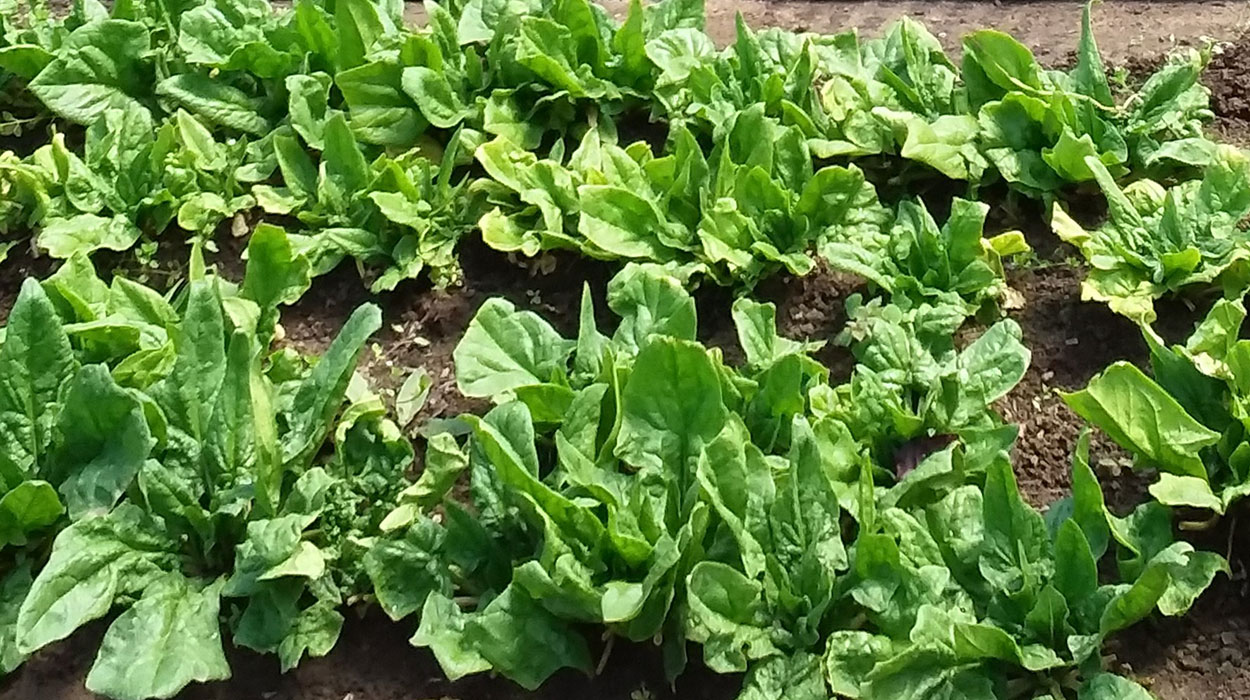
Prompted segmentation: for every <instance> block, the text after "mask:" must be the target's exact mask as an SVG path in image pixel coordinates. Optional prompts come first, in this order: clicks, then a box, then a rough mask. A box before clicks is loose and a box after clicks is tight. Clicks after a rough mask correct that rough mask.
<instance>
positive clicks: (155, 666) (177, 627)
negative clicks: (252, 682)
mask: <svg viewBox="0 0 1250 700" xmlns="http://www.w3.org/2000/svg"><path fill="white" fill-rule="evenodd" d="M220 603H221V582H220V581H218V582H216V583H213V584H210V585H208V586H206V587H204V588H202V589H201V588H199V586H198V585H197V584H196V583H195V582H192V581H189V580H187V579H186V578H184V577H183V576H182V575H181V574H177V573H174V574H169V575H167V576H164V577H162V578H160V579H157V580H156V581H155V582H153V583H152V584H151V585H150V586H148V587H147V589H146V590H144V592H143V596H142V597H141V598H139V601H138V602H136V603H135V604H134V605H133V606H132V607H131V608H130V609H128V610H126V612H124V613H122V614H121V615H120V616H119V617H118V618H117V619H116V620H114V621H113V624H112V625H110V626H109V629H108V632H106V633H105V635H104V639H103V640H102V641H101V642H100V652H99V655H98V656H97V657H96V661H95V663H94V664H92V666H91V671H90V672H89V673H88V674H87V689H88V690H90V691H91V692H93V693H100V694H103V695H107V696H108V697H111V698H117V699H118V700H143V699H144V698H161V697H172V696H174V695H175V694H177V693H178V692H179V691H180V690H182V689H183V688H185V687H186V686H187V685H188V684H190V683H192V682H198V683H204V682H207V681H218V680H225V679H227V678H229V677H230V665H229V664H228V663H227V662H226V654H225V652H224V651H223V649H222V645H221V620H220V619H219V617H218V611H219V608H220Z"/></svg>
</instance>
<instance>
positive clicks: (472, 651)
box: [411, 592, 491, 681]
mask: <svg viewBox="0 0 1250 700" xmlns="http://www.w3.org/2000/svg"><path fill="white" fill-rule="evenodd" d="M468 619H469V616H468V615H467V614H465V613H464V612H462V611H461V610H460V608H459V607H457V606H456V604H455V603H454V602H452V600H451V598H448V597H447V596H445V595H443V594H442V593H439V592H432V593H430V595H429V597H427V598H426V599H425V606H424V607H423V608H422V609H421V626H420V627H419V628H418V629H417V633H416V634H415V635H413V637H412V640H411V643H412V645H413V646H417V647H428V648H429V649H430V651H432V652H433V653H434V658H435V659H438V665H439V667H441V668H442V669H443V675H445V676H447V680H450V681H455V680H458V679H460V678H463V677H465V676H467V675H470V674H473V673H481V672H482V671H488V670H490V668H491V662H489V661H487V660H486V659H485V658H484V657H483V656H482V655H481V654H480V653H479V652H478V651H477V649H476V648H475V647H474V646H473V643H472V641H470V640H469V639H468V638H467V637H466V636H465V632H464V628H465V623H466V622H467V621H468Z"/></svg>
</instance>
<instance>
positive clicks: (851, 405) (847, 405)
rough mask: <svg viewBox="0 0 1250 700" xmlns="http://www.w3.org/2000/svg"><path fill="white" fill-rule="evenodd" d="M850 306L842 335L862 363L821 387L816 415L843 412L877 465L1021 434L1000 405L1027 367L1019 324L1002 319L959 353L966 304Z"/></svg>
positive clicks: (993, 445)
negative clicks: (958, 336)
mask: <svg viewBox="0 0 1250 700" xmlns="http://www.w3.org/2000/svg"><path fill="white" fill-rule="evenodd" d="M847 309H848V312H849V315H850V318H851V321H850V323H849V324H848V327H847V329H846V331H844V332H843V334H842V336H841V337H840V338H839V342H840V343H842V344H846V345H849V346H850V347H851V351H852V352H853V353H854V354H855V357H856V359H857V360H858V364H857V365H856V367H855V372H854V374H852V376H851V380H850V381H849V382H848V383H846V384H842V385H840V386H837V387H833V388H831V389H829V390H828V391H827V392H824V391H822V395H821V396H820V399H821V400H820V401H819V402H818V403H817V404H816V406H817V413H822V412H823V413H828V414H831V415H835V416H837V417H839V418H840V419H841V420H842V422H843V423H844V424H845V425H846V426H847V427H848V428H849V429H850V431H851V433H852V434H853V435H854V436H855V438H856V439H857V440H858V441H860V442H862V443H864V444H865V445H867V446H868V447H869V450H870V453H871V455H872V457H873V458H874V460H875V461H876V462H877V463H878V464H880V465H883V466H889V467H892V468H893V470H894V471H895V472H896V473H897V474H899V475H902V474H904V473H907V472H908V471H910V470H911V469H913V468H915V467H916V466H917V464H918V463H919V462H920V461H921V460H922V459H923V458H924V456H925V455H926V454H927V453H928V452H931V451H933V450H934V449H937V448H940V447H942V446H944V445H946V444H949V443H951V442H959V443H961V444H963V445H964V446H965V447H966V448H967V449H968V450H972V451H984V450H989V451H995V450H998V449H1005V448H1006V447H1007V446H1010V444H1011V443H1012V442H1013V441H1014V440H1015V436H1016V429H1015V427H1014V426H1010V425H1004V424H1003V423H1002V421H1001V419H1000V418H998V416H997V414H996V413H995V412H994V411H993V409H992V408H991V406H992V404H993V402H994V401H997V400H998V399H1000V398H1002V397H1003V396H1005V395H1006V394H1007V392H1009V391H1011V389H1012V388H1013V387H1014V386H1015V385H1016V383H1017V382H1019V381H1020V378H1021V377H1023V376H1024V372H1025V370H1026V369H1028V365H1029V351H1028V349H1027V348H1026V347H1025V346H1024V345H1023V344H1022V343H1021V341H1020V327H1019V326H1018V325H1017V324H1016V322H1015V321H1012V320H1010V319H1007V320H1002V321H999V322H998V323H996V324H994V325H993V326H991V327H990V328H988V329H987V330H986V331H985V332H984V333H982V334H981V335H980V337H978V338H977V339H976V340H975V341H973V342H972V343H971V344H969V345H968V346H967V347H965V348H963V349H962V350H957V349H956V347H955V340H954V336H955V334H956V332H957V331H958V330H959V328H960V327H961V326H962V325H963V323H964V320H965V318H966V316H965V312H964V307H962V306H930V305H928V304H925V305H922V306H919V307H917V308H914V309H910V310H904V309H903V308H900V307H898V306H895V305H892V304H888V305H887V304H882V303H881V301H880V300H873V301H872V302H869V303H868V304H861V301H860V299H859V298H858V297H857V296H853V297H852V298H851V299H850V300H848V302H847Z"/></svg>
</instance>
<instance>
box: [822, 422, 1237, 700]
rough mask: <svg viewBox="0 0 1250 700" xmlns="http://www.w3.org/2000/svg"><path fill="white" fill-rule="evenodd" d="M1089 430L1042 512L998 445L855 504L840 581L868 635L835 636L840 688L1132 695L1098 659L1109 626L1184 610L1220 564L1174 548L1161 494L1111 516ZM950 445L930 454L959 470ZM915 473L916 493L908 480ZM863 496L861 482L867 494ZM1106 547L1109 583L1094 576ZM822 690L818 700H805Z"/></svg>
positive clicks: (833, 658) (930, 693) (831, 663)
mask: <svg viewBox="0 0 1250 700" xmlns="http://www.w3.org/2000/svg"><path fill="white" fill-rule="evenodd" d="M1087 449H1088V442H1087V440H1082V443H1081V448H1080V449H1079V450H1078V453H1077V457H1076V458H1075V459H1074V467H1073V469H1074V475H1073V483H1074V486H1073V490H1074V495H1073V498H1072V499H1070V500H1069V501H1067V502H1065V503H1062V504H1057V505H1056V506H1055V507H1052V509H1051V511H1050V512H1049V513H1048V515H1047V517H1046V518H1043V516H1042V514H1040V513H1038V512H1037V511H1035V510H1033V509H1032V508H1031V507H1030V506H1029V505H1028V504H1027V503H1025V502H1024V501H1023V499H1022V498H1021V497H1020V493H1019V491H1018V489H1017V487H1016V482H1015V476H1014V475H1013V473H1012V470H1011V466H1010V462H1009V461H1008V459H1007V456H1006V452H1005V451H1002V452H998V453H997V454H995V455H993V456H992V457H990V458H989V459H988V460H987V463H985V464H983V465H982V467H981V473H982V474H983V478H984V483H983V485H982V484H981V482H980V479H979V478H976V479H973V480H971V481H970V482H964V483H962V484H961V483H960V481H959V480H957V479H956V480H954V481H951V480H949V479H948V480H947V481H945V482H941V481H936V480H934V479H932V478H931V477H928V476H926V475H925V473H926V472H928V471H929V470H930V469H931V467H929V466H928V465H922V466H921V467H919V468H917V469H916V470H915V471H913V472H911V473H910V474H908V475H907V476H904V477H903V478H902V480H901V481H900V482H899V483H897V484H896V485H894V486H891V487H889V488H888V489H880V488H878V489H876V491H877V495H876V497H875V499H871V500H870V499H867V498H861V502H860V506H859V509H858V512H857V520H858V523H859V527H860V529H859V535H858V537H857V538H856V541H855V544H854V547H853V549H852V551H851V560H852V562H853V565H852V572H851V574H850V576H849V577H848V578H850V579H851V581H850V582H849V583H848V584H847V586H846V587H845V589H846V590H847V593H848V595H849V597H850V599H851V600H852V601H854V603H855V604H856V605H857V606H858V607H859V608H860V609H861V610H862V613H863V615H864V619H865V620H866V622H867V625H866V628H865V629H851V628H845V629H838V630H836V631H833V632H831V633H830V634H829V636H828V641H827V649H826V652H825V656H824V672H825V677H826V679H827V681H828V683H829V685H830V687H831V689H832V690H833V692H834V693H835V694H837V695H839V696H846V697H859V698H865V699H870V700H871V699H881V700H884V699H885V698H900V697H938V696H948V695H952V696H958V697H964V698H977V699H983V700H991V699H993V698H1001V697H1015V696H1024V697H1049V698H1053V699H1054V700H1061V699H1063V698H1072V697H1076V698H1087V697H1117V698H1127V697H1141V698H1146V697H1149V695H1148V694H1147V693H1146V691H1145V690H1144V689H1142V688H1141V687H1140V686H1138V685H1137V684H1136V683H1134V682H1132V681H1131V680H1129V679H1127V678H1123V677H1120V676H1116V675H1114V674H1111V673H1106V672H1104V671H1103V669H1102V657H1101V654H1100V649H1101V647H1102V645H1103V643H1104V641H1105V640H1106V639H1107V637H1108V636H1110V635H1112V634H1114V633H1115V632H1117V631H1119V630H1121V629H1124V628H1126V627H1128V626H1130V625H1132V624H1134V623H1135V622H1137V621H1139V620H1141V619H1143V618H1145V617H1146V616H1147V615H1149V614H1151V613H1152V612H1153V611H1154V610H1156V609H1157V610H1158V611H1159V612H1161V613H1163V614H1165V615H1180V614H1183V613H1184V612H1185V611H1186V610H1188V608H1189V607H1190V605H1192V603H1193V601H1194V599H1195V598H1196V597H1197V595H1198V594H1199V593H1201V591H1202V590H1203V589H1205V588H1206V587H1207V586H1208V585H1209V584H1210V582H1211V580H1212V579H1213V577H1214V576H1215V575H1216V574H1217V573H1218V572H1220V571H1224V572H1227V565H1226V564H1225V563H1224V561H1223V559H1222V558H1221V557H1219V556H1218V555H1215V554H1211V553H1207V552H1196V551H1194V550H1193V547H1192V546H1191V545H1189V544H1188V543H1185V542H1173V541H1172V533H1171V523H1170V517H1169V515H1168V514H1167V512H1166V509H1160V508H1159V507H1158V505H1157V504H1146V505H1144V506H1141V507H1139V508H1138V509H1137V510H1136V511H1134V513H1132V514H1131V515H1130V516H1128V517H1127V518H1118V517H1116V516H1113V515H1111V514H1110V513H1108V512H1107V510H1106V507H1105V505H1104V504H1103V500H1102V492H1101V490H1100V489H1099V486H1098V482H1097V480H1096V479H1095V478H1094V475H1093V472H1092V471H1091V470H1090V469H1089V466H1088V462H1087V457H1086V453H1087ZM953 456H957V451H955V448H954V447H953V446H952V447H948V448H946V449H945V450H943V451H942V452H939V453H935V454H934V455H932V456H931V457H929V458H928V460H927V461H929V462H932V463H935V464H941V465H943V466H944V467H945V468H946V469H947V470H948V471H950V470H951V468H952V465H954V467H955V469H954V471H955V472H956V473H958V472H959V471H961V469H960V467H959V460H953V459H952V457H953ZM916 480H920V481H921V483H920V488H917V485H916V484H909V482H912V481H916ZM866 493H867V490H861V494H866ZM1110 544H1114V546H1115V549H1116V551H1117V559H1118V560H1119V569H1118V577H1117V578H1116V579H1114V580H1113V581H1112V582H1109V583H1100V574H1099V571H1100V570H1099V567H1098V560H1099V559H1100V558H1101V557H1102V556H1103V554H1104V552H1105V551H1106V550H1107V549H1108V547H1109V545H1110ZM814 697H824V696H814Z"/></svg>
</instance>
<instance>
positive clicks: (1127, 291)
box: [1051, 146, 1250, 324]
mask: <svg viewBox="0 0 1250 700" xmlns="http://www.w3.org/2000/svg"><path fill="white" fill-rule="evenodd" d="M1089 166H1090V168H1091V169H1092V170H1093V172H1094V174H1095V176H1096V178H1097V180H1098V184H1099V186H1100V187H1101V188H1102V190H1103V192H1104V194H1106V196H1107V203H1108V213H1109V217H1108V221H1107V222H1106V223H1104V224H1103V225H1102V226H1100V227H1099V228H1097V229H1095V230H1093V231H1088V230H1086V229H1085V228H1083V227H1082V226H1081V225H1080V224H1078V223H1077V222H1075V221H1074V220H1073V219H1072V218H1071V217H1070V216H1068V215H1067V213H1066V212H1064V211H1063V209H1062V208H1060V207H1059V205H1058V204H1056V205H1055V209H1054V212H1053V214H1052V217H1051V224H1052V226H1053V227H1054V230H1055V233H1056V234H1057V235H1058V236H1059V237H1060V238H1062V239H1063V240H1065V241H1067V242H1069V243H1071V244H1073V245H1075V246H1076V247H1077V249H1078V250H1080V252H1081V255H1082V256H1083V257H1084V258H1085V260H1086V261H1087V262H1088V263H1089V265H1090V271H1089V276H1088V277H1087V278H1086V280H1085V282H1084V283H1082V285H1081V296H1082V298H1085V299H1093V300H1096V301H1103V302H1106V303H1107V304H1108V305H1109V306H1110V307H1111V309H1112V310H1114V311H1116V312H1117V313H1120V314H1123V315H1125V316H1127V317H1129V318H1131V319H1133V320H1135V321H1137V322H1138V323H1144V324H1149V323H1152V322H1153V321H1154V320H1155V310H1154V300H1155V299H1158V298H1160V297H1162V296H1164V295H1165V294H1171V293H1179V292H1183V291H1187V290H1190V289H1192V288H1199V289H1201V288H1203V287H1206V286H1210V285H1213V284H1216V285H1219V286H1221V287H1222V288H1223V289H1224V290H1225V292H1226V293H1237V292H1240V291H1244V290H1245V289H1246V287H1247V286H1250V270H1248V268H1247V264H1248V263H1247V262H1246V260H1247V259H1248V258H1250V234H1247V232H1246V224H1245V217H1246V216H1247V215H1248V214H1250V161H1248V160H1247V158H1246V155H1245V154H1244V153H1242V152H1241V151H1239V150H1236V149H1234V148H1231V147H1228V146H1221V147H1220V148H1219V150H1218V151H1217V153H1216V156H1215V158H1214V162H1213V163H1212V165H1211V166H1210V167H1209V168H1207V169H1206V170H1204V171H1203V175H1202V179H1201V180H1186V181H1185V182H1182V183H1180V184H1178V185H1175V186H1172V187H1168V188H1165V187H1163V186H1162V185H1160V184H1159V183H1157V182H1155V181H1153V180H1138V181H1137V182H1134V183H1132V184H1130V185H1128V186H1126V187H1125V188H1124V189H1120V187H1119V186H1118V185H1117V184H1116V183H1115V180H1114V179H1112V177H1111V175H1110V173H1109V172H1108V171H1107V169H1106V168H1105V167H1104V166H1103V165H1102V164H1101V163H1098V162H1096V161H1094V160H1093V159H1092V158H1091V159H1090V161H1089Z"/></svg>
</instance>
